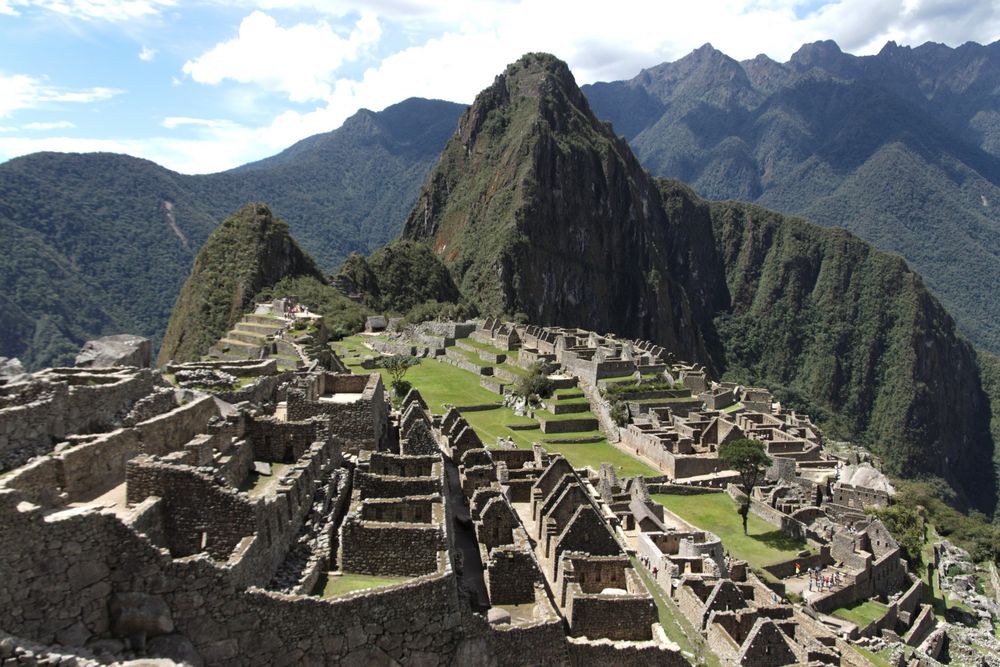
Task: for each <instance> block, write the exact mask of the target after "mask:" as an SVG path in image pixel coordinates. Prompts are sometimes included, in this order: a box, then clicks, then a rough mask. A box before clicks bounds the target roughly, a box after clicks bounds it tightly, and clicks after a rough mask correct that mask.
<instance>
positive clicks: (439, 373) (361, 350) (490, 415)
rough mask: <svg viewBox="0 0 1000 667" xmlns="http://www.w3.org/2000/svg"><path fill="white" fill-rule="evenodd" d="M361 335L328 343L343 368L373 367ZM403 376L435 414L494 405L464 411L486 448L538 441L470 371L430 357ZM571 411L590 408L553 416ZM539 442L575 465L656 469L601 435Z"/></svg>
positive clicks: (626, 472) (525, 421)
mask: <svg viewBox="0 0 1000 667" xmlns="http://www.w3.org/2000/svg"><path fill="white" fill-rule="evenodd" d="M364 339H365V337H364V336H349V337H347V338H344V339H343V340H341V341H338V342H336V343H333V349H334V350H335V351H336V352H337V354H338V355H340V356H341V358H342V359H343V360H344V363H345V364H346V365H347V367H348V369H350V370H351V371H352V372H354V373H370V372H372V371H368V370H366V369H364V368H361V366H360V361H361V357H364V356H370V355H374V354H377V353H375V352H373V351H372V350H370V349H368V348H367V347H365V346H364ZM378 370H379V372H380V373H381V374H382V381H383V382H384V383H385V384H386V386H388V384H389V382H390V381H391V378H390V377H389V375H388V374H387V373H386V372H385V370H383V369H378ZM405 379H406V380H407V381H408V382H411V383H412V384H413V386H414V387H415V388H417V389H419V390H420V394H421V395H422V396H423V397H424V400H425V401H427V406H428V407H429V408H430V409H431V411H432V412H435V413H439V414H440V413H443V412H445V410H446V408H445V405H457V406H462V405H487V404H495V405H497V407H496V408H495V409H493V410H481V411H475V412H466V413H464V415H465V418H466V419H467V420H468V422H469V424H471V425H472V427H473V428H474V429H475V430H476V432H477V433H478V434H479V437H480V438H482V440H483V443H484V444H486V446H488V447H493V446H495V443H496V441H497V438H508V437H509V438H512V439H513V441H514V443H515V444H516V445H517V446H518V447H519V448H522V449H530V448H531V445H532V443H533V442H540V441H541V440H542V438H543V434H542V432H541V430H540V429H532V430H528V431H523V430H518V431H515V430H513V429H511V428H509V425H525V426H527V425H537V424H538V421H537V420H536V419H532V418H530V417H519V416H517V415H515V414H514V412H513V411H512V410H511V409H510V408H505V407H502V406H501V405H500V400H501V399H500V397H499V396H498V395H497V394H494V393H493V392H491V391H489V390H488V389H485V388H483V387H481V386H479V377H478V376H476V375H474V374H473V373H470V372H468V371H464V370H462V369H460V368H457V367H455V366H452V365H450V364H446V363H443V362H439V361H434V360H433V359H422V360H421V361H420V364H418V365H417V366H414V367H413V368H411V369H410V370H409V371H407V373H406V378H405ZM562 392H565V393H567V394H570V395H573V394H579V390H577V389H572V390H562ZM559 395H560V393H559V392H557V396H559ZM546 414H548V413H546ZM571 416H573V417H588V416H593V415H592V413H590V412H583V413H576V414H575V415H559V416H558V417H555V416H554V417H555V418H556V419H559V418H562V419H566V418H569V417H571ZM595 435H596V436H601V435H602V434H601V433H600V431H587V432H586V433H560V434H552V435H551V436H549V437H551V438H570V437H574V436H584V437H587V436H595ZM542 446H543V447H545V448H546V449H547V450H549V451H550V452H552V453H559V454H562V455H563V456H565V457H566V460H568V461H569V462H570V464H571V465H572V466H574V467H576V468H582V467H585V466H591V467H592V468H594V469H595V470H598V469H600V467H601V463H610V464H612V465H613V466H615V469H616V470H617V471H618V475H619V476H622V477H631V476H635V475H647V476H656V475H659V474H660V473H659V471H657V470H656V469H654V468H652V467H650V466H648V465H646V464H645V463H642V462H641V461H639V460H638V459H635V458H633V457H632V456H630V455H628V454H626V453H624V452H622V451H620V450H618V449H617V448H615V447H614V446H613V445H612V444H611V443H609V442H608V441H607V440H606V439H603V438H602V439H601V440H600V441H599V442H593V443H572V444H550V443H543V444H542Z"/></svg>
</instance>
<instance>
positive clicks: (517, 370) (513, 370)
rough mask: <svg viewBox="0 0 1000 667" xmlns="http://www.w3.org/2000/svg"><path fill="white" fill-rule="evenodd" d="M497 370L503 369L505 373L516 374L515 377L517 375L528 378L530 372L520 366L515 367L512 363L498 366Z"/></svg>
mask: <svg viewBox="0 0 1000 667" xmlns="http://www.w3.org/2000/svg"><path fill="white" fill-rule="evenodd" d="M496 368H502V369H504V370H505V371H509V372H511V373H512V374H514V375H516V376H518V377H527V376H528V371H526V370H524V369H523V368H521V367H520V366H515V365H513V364H511V363H507V362H505V363H502V364H498V365H497V366H496Z"/></svg>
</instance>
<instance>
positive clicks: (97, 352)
mask: <svg viewBox="0 0 1000 667" xmlns="http://www.w3.org/2000/svg"><path fill="white" fill-rule="evenodd" d="M152 360H153V344H152V343H151V342H150V340H149V339H148V338H143V337H142V336H136V335H134V334H115V335H113V336H103V337H101V338H96V339H94V340H88V341H87V342H86V343H84V345H83V349H81V350H80V353H79V354H78V355H76V366H77V367H79V368H107V367H109V366H138V367H139V368H148V367H149V365H150V363H151V362H152Z"/></svg>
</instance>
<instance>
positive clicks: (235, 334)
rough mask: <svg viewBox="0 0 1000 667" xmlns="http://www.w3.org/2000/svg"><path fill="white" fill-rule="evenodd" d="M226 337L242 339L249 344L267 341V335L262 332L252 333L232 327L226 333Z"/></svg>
mask: <svg viewBox="0 0 1000 667" xmlns="http://www.w3.org/2000/svg"><path fill="white" fill-rule="evenodd" d="M226 338H228V339H229V340H237V341H242V342H244V343H249V344H251V345H257V346H261V345H264V344H265V343H267V336H266V335H264V334H258V333H252V332H248V331H240V330H239V329H233V330H232V331H230V332H229V333H227V334H226Z"/></svg>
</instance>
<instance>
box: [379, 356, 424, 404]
mask: <svg viewBox="0 0 1000 667" xmlns="http://www.w3.org/2000/svg"><path fill="white" fill-rule="evenodd" d="M419 363H420V360H419V359H417V358H416V357H414V356H412V355H409V354H393V355H389V356H387V357H382V361H381V366H382V368H384V369H385V370H387V371H389V375H390V376H391V377H392V383H391V386H392V390H393V391H394V392H395V394H396V396H399V397H402V396H404V395H405V394H406V392H407V391H408V390H409V388H410V386H411V385H410V383H409V382H407V381H405V380H404V379H403V376H404V375H406V371H408V370H410V369H411V368H413V367H414V366H416V365H417V364H419Z"/></svg>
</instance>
